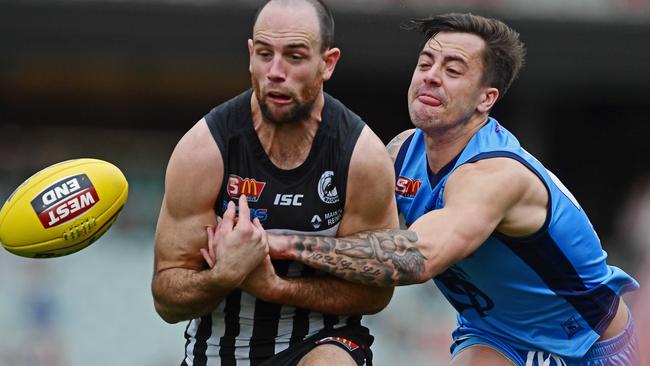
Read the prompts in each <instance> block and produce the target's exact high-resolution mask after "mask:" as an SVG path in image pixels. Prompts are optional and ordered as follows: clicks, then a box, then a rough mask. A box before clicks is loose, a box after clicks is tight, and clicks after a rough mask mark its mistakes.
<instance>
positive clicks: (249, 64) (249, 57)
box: [248, 38, 253, 72]
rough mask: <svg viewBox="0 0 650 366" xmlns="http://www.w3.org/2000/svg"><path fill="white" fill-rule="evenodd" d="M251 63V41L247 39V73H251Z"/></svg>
mask: <svg viewBox="0 0 650 366" xmlns="http://www.w3.org/2000/svg"><path fill="white" fill-rule="evenodd" d="M252 62H253V40H252V39H250V38H249V39H248V72H251V69H252V66H251V63H252Z"/></svg>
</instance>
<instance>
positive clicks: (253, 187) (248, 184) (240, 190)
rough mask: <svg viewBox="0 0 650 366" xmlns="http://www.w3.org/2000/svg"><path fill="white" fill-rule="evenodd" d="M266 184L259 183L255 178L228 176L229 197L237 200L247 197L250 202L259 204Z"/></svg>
mask: <svg viewBox="0 0 650 366" xmlns="http://www.w3.org/2000/svg"><path fill="white" fill-rule="evenodd" d="M265 186H266V182H258V181H257V180H256V179H255V178H242V177H240V176H238V175H235V174H230V175H229V176H228V195H229V196H230V198H237V197H239V196H241V195H242V194H245V195H246V200H247V201H248V202H257V201H258V200H259V199H260V196H261V195H262V191H263V190H264V187H265Z"/></svg>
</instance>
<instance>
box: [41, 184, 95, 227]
mask: <svg viewBox="0 0 650 366" xmlns="http://www.w3.org/2000/svg"><path fill="white" fill-rule="evenodd" d="M97 202H99V196H98V195H97V191H96V190H95V187H94V186H93V184H92V182H91V181H90V179H89V178H88V176H87V175H86V174H78V175H75V176H72V177H67V178H64V179H61V180H60V181H58V182H56V183H54V184H52V185H51V186H49V187H47V188H45V189H44V190H43V191H42V192H41V193H39V194H38V196H36V197H35V198H34V199H33V200H32V201H31V204H32V208H34V211H35V212H36V215H38V219H39V220H40V221H41V224H42V225H43V227H44V228H46V229H49V228H51V227H53V226H56V225H60V224H62V223H64V222H68V221H70V220H72V219H74V218H75V217H77V216H79V215H81V214H83V213H84V212H86V211H88V210H89V209H90V208H91V207H93V206H94V205H95V204H96V203H97Z"/></svg>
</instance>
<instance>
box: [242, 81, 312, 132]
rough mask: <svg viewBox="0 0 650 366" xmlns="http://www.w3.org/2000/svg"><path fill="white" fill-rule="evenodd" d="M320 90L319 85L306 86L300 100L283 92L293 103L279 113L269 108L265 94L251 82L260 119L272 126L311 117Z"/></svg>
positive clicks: (291, 94) (257, 85)
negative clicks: (258, 107) (260, 115)
mask: <svg viewBox="0 0 650 366" xmlns="http://www.w3.org/2000/svg"><path fill="white" fill-rule="evenodd" d="M320 88H321V85H320V84H317V83H315V84H313V85H309V86H306V87H305V88H304V89H303V90H302V92H301V93H300V98H298V96H297V95H296V94H295V93H293V92H290V91H285V92H284V93H286V95H287V96H289V97H290V98H291V99H292V101H293V103H292V105H291V106H290V107H289V109H288V110H284V111H280V110H277V109H276V110H274V109H273V108H272V107H271V106H270V103H269V102H268V101H267V97H266V93H264V94H263V93H262V90H261V87H260V85H259V83H258V82H257V81H256V80H253V90H254V92H255V97H256V98H257V102H258V104H259V106H260V111H261V112H262V117H263V118H264V119H265V120H266V121H268V122H270V123H272V124H274V125H286V124H297V123H299V122H302V121H305V120H307V119H308V118H309V117H310V116H311V113H312V110H313V108H314V104H315V103H316V99H317V97H318V92H319V91H320Z"/></svg>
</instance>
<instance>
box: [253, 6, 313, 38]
mask: <svg viewBox="0 0 650 366" xmlns="http://www.w3.org/2000/svg"><path fill="white" fill-rule="evenodd" d="M253 42H254V43H255V42H263V43H268V44H272V45H275V44H280V45H283V44H304V45H305V46H308V47H315V46H318V45H319V44H320V25H319V22H318V16H317V14H316V10H315V9H314V7H313V6H312V5H310V4H309V3H307V2H305V1H272V2H270V3H269V4H268V5H266V6H265V7H264V9H262V11H261V12H260V14H259V16H258V18H257V21H256V22H255V26H254V28H253Z"/></svg>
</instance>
